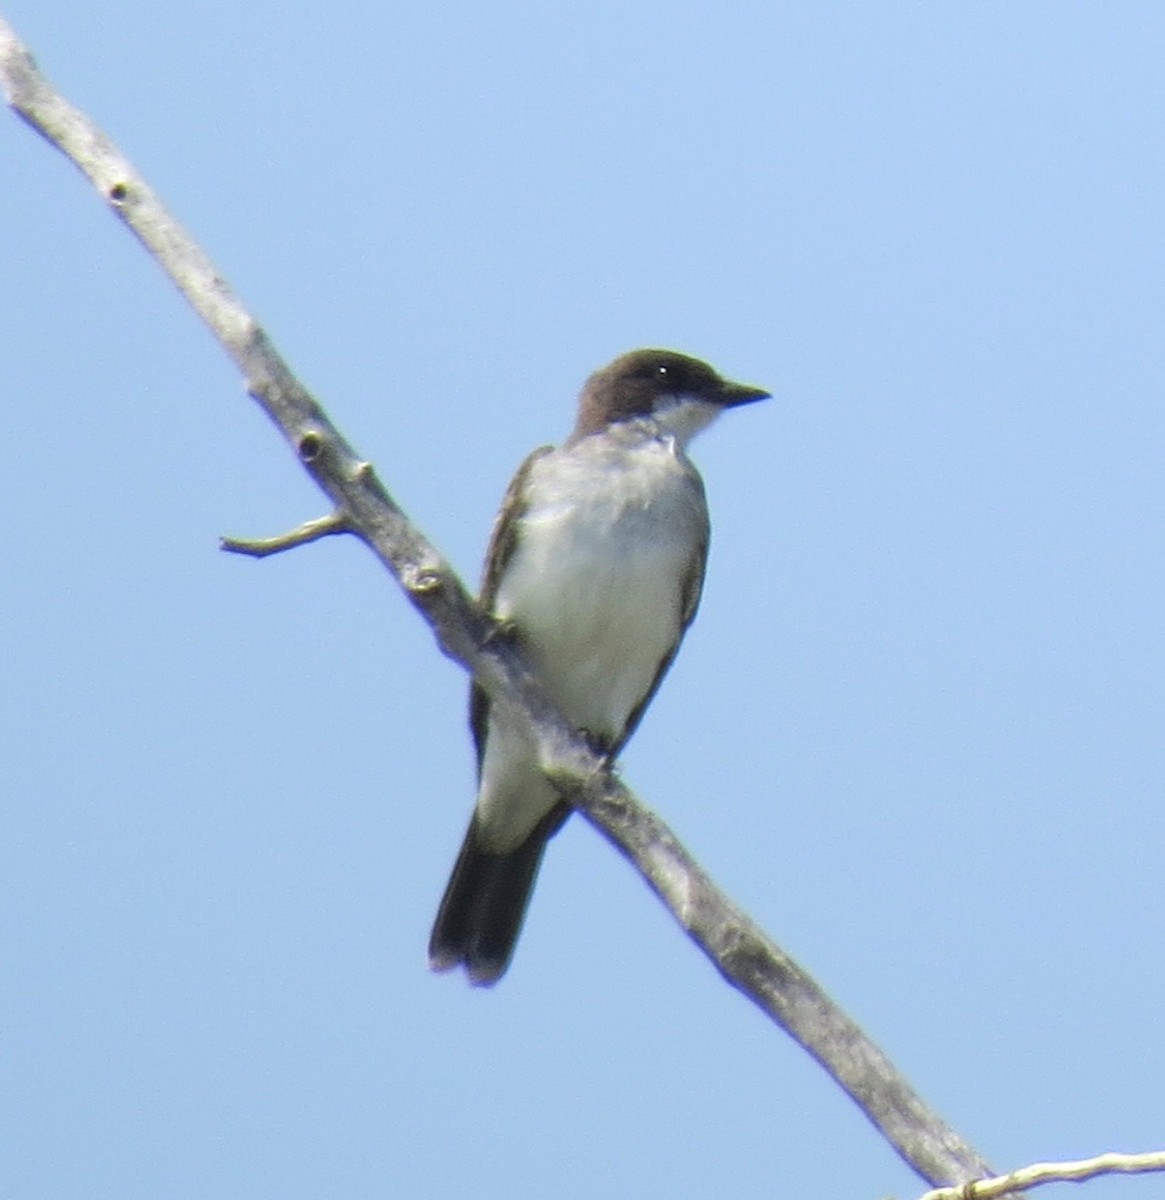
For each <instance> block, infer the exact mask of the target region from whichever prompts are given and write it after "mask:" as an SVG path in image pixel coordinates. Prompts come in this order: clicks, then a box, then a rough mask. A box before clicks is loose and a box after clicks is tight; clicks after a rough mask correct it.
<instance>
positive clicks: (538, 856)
mask: <svg viewBox="0 0 1165 1200" xmlns="http://www.w3.org/2000/svg"><path fill="white" fill-rule="evenodd" d="M569 815H570V808H569V806H568V805H566V804H563V803H561V802H560V803H558V804H556V805H555V806H554V808H552V809H551V810H550V812H548V813H547V814H546V816H545V817H543V818H542V820H541V821H539V822H538V824H537V825H536V826H535V827H534V829H533V830H532V831H531V833H530V835H529V836H528V837H527V838H526V840H525V841H524V842H522V843H521V845H519V846H518V847H516V848H515V849H513V850H507V851H505V852H503V853H501V854H498V853H495V852H493V851H491V850H487V849H485V847H484V844H483V842H482V838H481V834H480V830H479V827H478V819H477V814H476V813H475V814H474V816H473V819H472V820H471V821H470V823H469V832H468V833H466V835H465V841H464V842H463V843H462V846H461V853H460V854H458V856H457V862H456V863H454V865H453V874H452V875H451V876H450V877H449V883H448V886H447V887H446V888H445V895H444V897H443V898H442V900H441V907H440V908H439V909H438V910H437V919H436V921H434V922H433V932H432V934H431V935H430V937H429V966H430V967H431V968H432V969H433V970H434V971H449V970H452V969H453V968H454V967H459V966H464V967H465V970H466V972H467V973H468V975H469V980H470V982H471V983H475V984H482V985H488V984H491V983H496V982H497V981H498V980H499V979H500V978H501V977H502V975H503V974H504V973H505V970H506V968H507V967H508V966H509V965H510V958H511V957H512V956H513V953H514V946H515V944H516V943H517V941H518V934H519V933H521V931H522V921H523V919H524V918H525V916H526V906H527V904H529V902H530V893H531V892H532V891H533V889H534V880H535V879H536V878H537V875H538V867H539V866H540V865H541V863H542V854H543V852H544V851H545V849H546V843H547V841H549V839H550V837H551V836H552V835H553V834H555V833H557V831H558V829H559V828H560V827H561V825H562V823H563V821H565V820H566V818H567V817H568V816H569Z"/></svg>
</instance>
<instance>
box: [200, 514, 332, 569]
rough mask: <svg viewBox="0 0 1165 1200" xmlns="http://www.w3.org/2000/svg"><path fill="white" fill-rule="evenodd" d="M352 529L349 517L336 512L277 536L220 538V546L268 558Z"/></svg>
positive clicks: (238, 552) (227, 549)
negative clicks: (270, 555)
mask: <svg viewBox="0 0 1165 1200" xmlns="http://www.w3.org/2000/svg"><path fill="white" fill-rule="evenodd" d="M351 531H352V525H351V522H349V520H348V518H347V517H346V516H345V515H344V514H343V513H340V512H334V513H331V514H329V515H328V516H326V517H317V518H316V519H315V520H314V521H305V522H304V523H303V524H302V525H300V526H299V527H298V528H296V529H292V530H290V531H289V532H287V533H281V534H277V535H276V536H275V537H269V538H232V537H224V538H220V539H219V548H220V549H221V550H226V551H228V552H229V553H230V554H246V555H249V556H250V557H251V558H266V557H267V556H268V555H269V554H279V553H281V552H282V551H284V550H293V549H294V548H295V547H296V546H306V545H307V543H308V542H316V541H319V539H320V538H325V537H332V536H334V535H335V534H337V533H350V532H351Z"/></svg>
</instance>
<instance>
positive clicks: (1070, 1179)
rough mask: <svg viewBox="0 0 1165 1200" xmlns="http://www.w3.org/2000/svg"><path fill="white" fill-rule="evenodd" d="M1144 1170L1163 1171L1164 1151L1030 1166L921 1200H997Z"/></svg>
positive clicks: (940, 1189) (1111, 1155)
mask: <svg viewBox="0 0 1165 1200" xmlns="http://www.w3.org/2000/svg"><path fill="white" fill-rule="evenodd" d="M1147 1171H1165V1151H1162V1150H1154V1151H1152V1152H1151V1153H1148V1154H1117V1153H1115V1152H1114V1153H1111V1154H1098V1155H1097V1156H1096V1157H1095V1158H1084V1159H1080V1160H1078V1161H1075V1162H1046V1163H1033V1164H1032V1165H1031V1166H1030V1167H1021V1168H1020V1169H1019V1170H1018V1171H1012V1172H1011V1173H1010V1174H1008V1175H999V1176H996V1177H995V1178H994V1179H976V1180H975V1181H974V1182H972V1183H964V1184H962V1185H961V1186H959V1187H941V1188H935V1189H934V1191H931V1192H927V1193H926V1194H925V1195H924V1196H922V1197H921V1200H997V1198H998V1197H1000V1196H1005V1195H1008V1194H1009V1193H1012V1192H1017V1191H1020V1190H1022V1189H1024V1188H1033V1187H1039V1186H1040V1185H1041V1184H1044V1183H1080V1182H1082V1181H1083V1180H1085V1179H1094V1178H1095V1177H1096V1176H1097V1175H1137V1174H1141V1173H1143V1172H1147Z"/></svg>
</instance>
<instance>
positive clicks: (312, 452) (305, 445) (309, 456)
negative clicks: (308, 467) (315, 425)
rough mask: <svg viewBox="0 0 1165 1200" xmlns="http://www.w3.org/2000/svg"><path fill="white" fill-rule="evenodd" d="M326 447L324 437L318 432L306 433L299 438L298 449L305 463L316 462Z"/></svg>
mask: <svg viewBox="0 0 1165 1200" xmlns="http://www.w3.org/2000/svg"><path fill="white" fill-rule="evenodd" d="M323 448H324V439H323V438H322V437H320V435H319V434H318V433H305V434H304V435H303V437H301V438H300V439H299V444H298V446H297V447H296V449H297V450H298V451H299V457H300V459H301V460H302V461H303V462H305V463H311V462H315V461H316V459H317V458H319V456H320V453H321V452H322V451H323Z"/></svg>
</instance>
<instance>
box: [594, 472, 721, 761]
mask: <svg viewBox="0 0 1165 1200" xmlns="http://www.w3.org/2000/svg"><path fill="white" fill-rule="evenodd" d="M692 474H693V475H694V476H695V478H696V482H697V484H699V487H700V499H701V501H702V500H703V496H704V485H703V482H702V481H701V479H700V476H699V475H698V474H697V473H696V470H695V468H694V467H693V468H692ZM704 514H705V515H704V529H703V536H702V537H701V539H700V545H699V548H698V550H697V552H696V553H695V554H694V555H693V556H692V562H691V565H690V566H689V568H688V574H687V576H686V577H685V579H684V581H683V585H682V586H683V593H682V597H681V601H680V631H679V634H678V636H677V637H676V640H675V645H673V646H672V648H671V650H669V651H668V653H667V654H665V655H664V656H663V658H661V659H660V662H659V667H658V668H657V669H656V672H655V677H654V678H653V679H652V681H651V686H650V687H649V688H648V689H647V691H646V692H644V693H643V697H642V699H641V700H640V701H639V703H638V704H637V705H636V706H635V707H634V708H633V709H632V710H631V715H630V716H629V717H628V718H627V724H626V725H624V726H623V732H622V733H621V734H620V735H619V738H618V740H617V741H616V742H615V744H614V745H613V746H612V747H611V756H612V757H614V756H615V755H617V754H619V753H621V752H622V750H623V747H624V746H626V745H627V741H628V739H629V738H630V737H631V735H632V734H633V733H634V732H635V730H636V729H637V728H638V726H639V722H640V721H641V720H642V719H643V714H644V713H645V712H646V711H647V706H648V705H649V704H650V703H651V701H652V699H653V698H654V696H655V693H656V692H657V691H659V685H660V684H661V683H663V677H664V676H665V675H666V674H667V672H668V668H669V667H670V666H671V665H672V663H673V662H675V657H676V655H677V654H678V653H679V650H680V646H681V645H682V644H683V640H684V634H686V633H687V631H688V626H689V625H691V623H692V622H693V621H694V620H695V619H696V611H697V609H699V607H700V596H701V594H702V593H703V591H704V570H705V568H706V567H707V565H708V540H709V537H710V535H711V529H710V527H709V524H708V517H707V509H706V508H705V510H704Z"/></svg>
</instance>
